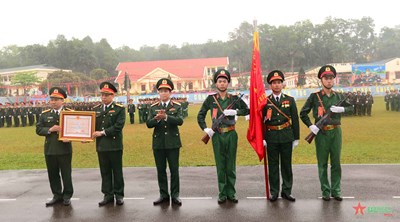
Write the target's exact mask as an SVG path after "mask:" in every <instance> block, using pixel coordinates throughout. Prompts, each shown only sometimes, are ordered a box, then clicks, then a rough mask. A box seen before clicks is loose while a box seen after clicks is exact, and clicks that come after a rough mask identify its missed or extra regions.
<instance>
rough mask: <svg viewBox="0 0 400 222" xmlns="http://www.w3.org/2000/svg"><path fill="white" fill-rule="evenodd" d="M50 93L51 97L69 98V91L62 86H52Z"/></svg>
mask: <svg viewBox="0 0 400 222" xmlns="http://www.w3.org/2000/svg"><path fill="white" fill-rule="evenodd" d="M49 94H50V98H59V99H65V98H67V93H66V92H65V91H64V90H63V89H61V88H60V87H53V88H51V89H50V90H49Z"/></svg>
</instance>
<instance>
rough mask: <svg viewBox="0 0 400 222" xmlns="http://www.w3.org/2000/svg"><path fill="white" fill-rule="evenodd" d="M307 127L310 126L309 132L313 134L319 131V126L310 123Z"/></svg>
mask: <svg viewBox="0 0 400 222" xmlns="http://www.w3.org/2000/svg"><path fill="white" fill-rule="evenodd" d="M308 128H310V130H311V132H313V133H314V134H315V135H317V134H318V132H319V128H318V127H317V126H316V125H311V126H310V127H308Z"/></svg>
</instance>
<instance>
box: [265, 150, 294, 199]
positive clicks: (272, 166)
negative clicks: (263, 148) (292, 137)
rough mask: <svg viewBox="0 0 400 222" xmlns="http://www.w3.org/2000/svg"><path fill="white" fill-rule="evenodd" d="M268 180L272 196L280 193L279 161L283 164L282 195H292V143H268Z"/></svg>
mask: <svg viewBox="0 0 400 222" xmlns="http://www.w3.org/2000/svg"><path fill="white" fill-rule="evenodd" d="M267 153H268V178H269V185H270V187H269V189H270V192H271V195H273V196H275V195H276V196H277V195H278V193H279V160H280V162H281V174H282V193H285V194H286V195H290V194H292V185H293V172H292V142H289V143H268V148H267Z"/></svg>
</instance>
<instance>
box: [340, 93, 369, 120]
mask: <svg viewBox="0 0 400 222" xmlns="http://www.w3.org/2000/svg"><path fill="white" fill-rule="evenodd" d="M347 95H348V96H349V100H350V104H351V105H352V106H353V112H352V113H345V114H344V115H345V116H351V115H353V116H372V106H373V104H374V97H373V96H372V94H371V91H367V94H365V92H361V91H360V90H358V91H357V92H347Z"/></svg>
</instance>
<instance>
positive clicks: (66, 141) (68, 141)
mask: <svg viewBox="0 0 400 222" xmlns="http://www.w3.org/2000/svg"><path fill="white" fill-rule="evenodd" d="M62 142H63V143H70V142H71V141H70V140H62Z"/></svg>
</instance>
